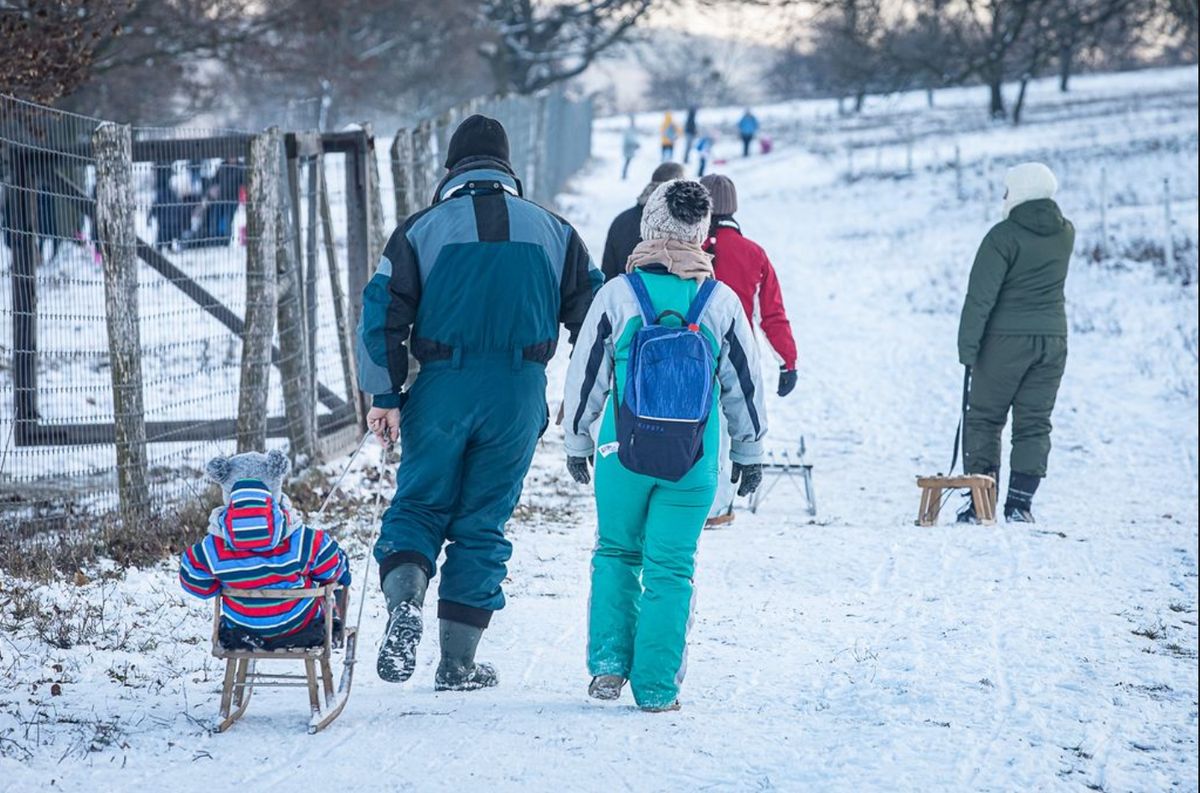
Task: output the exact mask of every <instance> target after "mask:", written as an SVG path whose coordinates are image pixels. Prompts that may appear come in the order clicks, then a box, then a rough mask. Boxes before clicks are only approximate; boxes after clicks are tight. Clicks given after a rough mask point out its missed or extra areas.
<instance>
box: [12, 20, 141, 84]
mask: <svg viewBox="0 0 1200 793" xmlns="http://www.w3.org/2000/svg"><path fill="white" fill-rule="evenodd" d="M127 5H128V3H123V2H115V1H114V2H89V0H57V1H55V0H16V1H15V2H7V1H6V2H0V42H3V46H0V93H7V94H13V95H14V96H18V97H21V98H24V99H29V100H31V101H34V102H42V103H47V104H48V103H51V102H54V101H56V100H58V99H59V98H60V97H62V96H64V95H66V94H69V93H71V92H72V91H74V90H75V89H76V88H78V87H79V86H80V85H81V84H83V83H84V82H86V81H87V80H88V78H89V76H90V75H91V74H92V70H93V68H94V64H95V61H96V58H97V53H98V52H99V51H100V50H102V49H103V48H104V47H105V46H106V45H107V44H108V43H109V42H110V41H111V40H112V39H114V38H115V37H116V36H117V35H118V33H119V32H120V28H119V25H118V24H117V19H118V17H119V16H120V14H121V12H122V11H123V10H124V7H125V6H127Z"/></svg>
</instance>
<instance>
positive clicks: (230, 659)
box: [212, 584, 358, 733]
mask: <svg viewBox="0 0 1200 793" xmlns="http://www.w3.org/2000/svg"><path fill="white" fill-rule="evenodd" d="M341 588H342V587H341V586H340V585H338V584H327V585H326V586H322V587H314V588H311V589H289V590H278V589H235V588H233V587H225V588H224V589H222V590H221V594H223V595H231V596H234V597H239V598H270V599H272V600H303V599H308V598H322V599H323V601H324V603H323V609H324V621H325V641H324V642H323V643H322V644H320V645H317V646H315V647H287V648H282V649H278V650H231V649H228V648H226V647H224V646H222V644H221V641H220V636H219V632H220V627H221V600H222V598H220V597H218V598H216V600H215V603H214V606H213V630H212V648H213V656H214V657H216V658H223V659H225V683H224V685H223V686H222V688H221V709H220V721H219V722H218V723H217V725H216V727H214V728H213V731H214V732H225V730H228V729H229V728H230V727H232V726H233V724H234V722H236V721H237V720H238V719H240V718H241V717H242V715H243V714H245V712H246V707H247V706H248V705H249V704H250V696H251V695H252V694H253V693H254V689H255V687H262V688H267V687H273V688H306V689H308V704H309V708H310V709H311V716H310V718H309V722H308V731H309V733H315V732H318V731H319V730H323V729H324V728H326V727H328V726H329V725H330V724H331V723H332V722H333V720H334V719H336V718H337V717H338V716H339V715H340V714H341V712H342V710H343V709H344V708H345V707H346V701H347V700H348V699H349V697H350V684H351V682H353V678H354V651H355V648H356V645H357V640H358V631H357V628H355V627H353V626H348V625H346V624H345V622H346V619H345V616H346V614H347V613H348V611H349V597H347V598H346V602H345V603H344V604H343V619H342V624H341V626H340V627H339V628H338V629H337V630H335V629H334V619H333V615H334V606H335V602H336V599H335V593H336V592H337V591H338V590H339V589H341ZM338 648H343V657H342V670H341V671H342V674H341V677H340V679H339V681H338V685H337V688H336V689H335V688H334V685H333V667H332V666H331V663H330V661H331V659H332V657H333V651H334V650H335V649H338ZM278 660H296V661H303V662H304V674H303V675H300V674H294V675H289V674H267V673H265V672H258V671H257V670H256V669H255V663H256V662H257V661H278ZM318 672H319V677H320V682H318V679H317V678H318ZM322 691H323V693H324V699H325V704H324V707H322V705H321V694H322Z"/></svg>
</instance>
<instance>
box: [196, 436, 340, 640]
mask: <svg viewBox="0 0 1200 793" xmlns="http://www.w3.org/2000/svg"><path fill="white" fill-rule="evenodd" d="M289 470H291V462H290V461H289V460H288V458H287V456H286V455H284V454H283V453H282V452H280V451H278V450H272V451H270V452H267V453H266V454H261V453H259V452H247V453H245V454H237V455H234V456H233V457H216V458H213V459H212V460H210V461H209V463H208V466H207V467H206V469H205V473H206V474H207V476H208V478H209V479H210V480H211V481H213V482H216V483H217V484H218V485H220V486H221V493H222V495H223V496H224V504H223V505H222V506H220V507H217V508H216V509H214V510H213V511H212V514H211V515H210V516H209V518H208V535H207V536H206V537H205V538H204V539H203V540H201V541H200V542H198V543H196V544H195V545H193V546H192V547H191V548H189V549H188V550H187V551H185V552H184V554H183V558H182V559H180V562H179V583H180V584H181V585H182V586H183V589H184V591H185V592H188V593H190V594H193V595H195V596H196V597H199V598H204V599H205V600H207V599H209V598H212V597H215V596H216V595H217V594H218V593H220V592H221V588H222V587H223V586H227V587H235V588H238V589H284V590H286V589H307V588H310V587H317V586H323V585H325V584H330V583H333V582H335V581H336V582H337V583H339V584H342V585H343V586H348V585H349V584H350V566H349V564H348V562H347V560H346V554H345V552H343V551H342V549H341V548H339V547H338V544H337V542H336V541H335V540H334V539H333V538H332V537H330V536H329V535H328V534H326V533H325V532H323V531H321V530H320V529H314V528H312V527H310V526H306V525H304V524H303V523H301V522H300V521H299V520H297V519H296V518H295V517H294V516H293V513H292V509H291V502H289V501H288V497H287V496H286V495H284V494H283V492H281V489H282V486H283V478H284V477H285V476H286V475H287V473H288V471H289ZM339 594H340V593H339ZM339 602H340V599H339ZM222 607H223V608H222V614H223V618H222V620H221V625H220V629H219V632H218V638H219V640H220V642H221V644H222V645H223V646H224V647H226V648H227V649H236V650H273V649H278V648H281V647H310V646H316V645H319V644H321V643H322V642H323V641H324V638H325V629H324V607H323V606H322V603H321V599H320V598H303V599H297V600H286V599H280V600H272V599H269V598H266V599H264V598H253V599H252V598H238V597H231V596H229V595H224V594H222ZM340 616H341V615H335V619H338V618H340Z"/></svg>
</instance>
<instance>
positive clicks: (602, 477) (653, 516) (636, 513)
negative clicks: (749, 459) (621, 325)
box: [588, 403, 720, 708]
mask: <svg viewBox="0 0 1200 793" xmlns="http://www.w3.org/2000/svg"><path fill="white" fill-rule="evenodd" d="M715 412H716V409H715V408H714V415H713V416H712V417H710V419H709V422H708V426H707V427H706V431H705V438H704V450H705V453H704V456H703V457H702V458H701V460H700V461H699V462H698V463H696V467H695V468H693V469H692V470H691V471H689V472H688V473H687V474H686V475H685V476H684V477H683V478H682V479H681V480H679V481H678V482H667V481H664V480H661V479H654V478H652V477H648V476H643V475H641V474H635V473H632V472H631V471H628V470H626V468H625V467H624V466H622V465H621V463H620V462H619V461H618V459H617V454H616V452H615V451H612V450H611V447H608V448H607V451H608V453H607V454H606V445H607V444H611V443H612V441H613V440H614V439H615V436H616V433H615V428H614V421H613V415H612V405H611V403H610V405H609V408H608V409H607V410H606V411H605V416H604V419H603V423H602V425H601V430H600V438H599V447H598V448H599V453H598V454H597V459H596V513H597V520H598V531H597V538H596V547H595V550H594V551H593V552H592V582H591V583H592V591H591V599H590V603H589V607H588V610H589V613H588V671H589V672H590V673H591V674H592V675H620V676H621V677H624V678H627V679H628V680H629V684H630V688H632V689H633V696H634V699H635V700H636V701H637V704H638V705H639V706H641V707H644V708H661V707H665V706H667V705H670V704H671V703H673V702H674V701H675V700H676V698H677V697H678V695H679V687H680V685H681V684H682V682H683V675H684V671H685V668H686V665H687V663H686V662H687V633H688V627H689V625H690V623H691V618H692V603H693V595H694V587H693V583H692V577H693V574H694V572H695V562H696V545H697V543H698V542H699V539H700V533H701V531H703V529H704V521H705V519H707V517H708V512H709V509H710V508H711V507H712V503H713V499H714V497H715V496H716V490H717V459H718V456H719V454H718V450H719V448H720V444H719V431H720V422H719V421H718V420H717V416H716V415H715Z"/></svg>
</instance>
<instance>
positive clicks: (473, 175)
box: [430, 157, 525, 204]
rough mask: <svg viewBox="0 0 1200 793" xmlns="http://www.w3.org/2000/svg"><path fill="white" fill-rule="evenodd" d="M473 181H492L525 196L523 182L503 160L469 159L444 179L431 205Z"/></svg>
mask: <svg viewBox="0 0 1200 793" xmlns="http://www.w3.org/2000/svg"><path fill="white" fill-rule="evenodd" d="M473 179H479V180H484V179H491V180H494V181H497V182H499V183H500V184H501V186H502V187H503V189H505V190H507V191H509V192H512V193H515V194H516V195H518V196H523V195H525V189H524V187H523V186H522V184H521V180H520V179H518V178H517V175H516V174H515V173H514V172H513V169H512V166H511V165H509V164H508V163H507V162H505V161H503V160H496V159H493V158H491V157H467V158H466V159H464V160H462V161H460V162H459V164H458V165H456V166H455V167H454V168H453V169H452V170H451V171H450V172H449V173H447V174H446V175H445V176H444V177H442V181H440V182H438V186H437V187H436V188H435V189H434V191H433V200H432V201H431V202H430V203H431V204H436V203H438V202H440V201H443V200H445V199H447V198H449V197H450V195H451V194H452V193H453V192H455V188H456V187H459V186H461V185H465V184H466V183H467V182H470V181H471V180H473Z"/></svg>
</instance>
